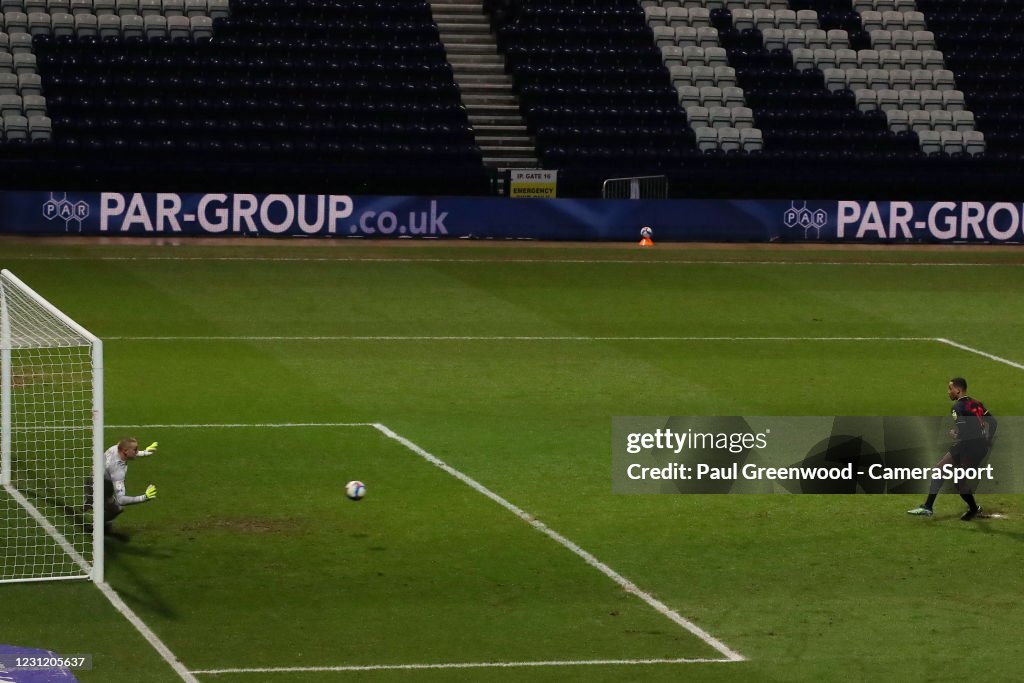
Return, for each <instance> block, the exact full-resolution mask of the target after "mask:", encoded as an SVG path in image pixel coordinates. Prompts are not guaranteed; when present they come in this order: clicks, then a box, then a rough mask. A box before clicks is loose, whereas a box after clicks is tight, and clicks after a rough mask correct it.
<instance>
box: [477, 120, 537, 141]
mask: <svg viewBox="0 0 1024 683" xmlns="http://www.w3.org/2000/svg"><path fill="white" fill-rule="evenodd" d="M510 118H511V117H510ZM517 118H518V117H517ZM470 124H472V126H473V130H474V131H476V133H477V135H480V134H483V135H500V136H502V137H509V136H513V135H519V136H523V137H529V129H528V128H527V127H526V126H525V125H523V124H522V123H506V124H494V123H482V124H475V123H473V121H472V117H470Z"/></svg>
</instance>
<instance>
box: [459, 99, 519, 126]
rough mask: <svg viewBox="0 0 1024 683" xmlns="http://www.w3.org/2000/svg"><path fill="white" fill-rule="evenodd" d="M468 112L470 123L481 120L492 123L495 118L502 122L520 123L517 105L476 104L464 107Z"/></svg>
mask: <svg viewBox="0 0 1024 683" xmlns="http://www.w3.org/2000/svg"><path fill="white" fill-rule="evenodd" d="M466 109H467V110H468V111H467V112H466V113H467V114H468V116H469V120H470V121H479V120H481V119H488V120H490V121H494V120H495V119H496V118H497V117H500V118H501V119H503V120H509V119H516V120H519V121H522V120H523V119H522V114H520V113H519V105H517V104H491V103H486V102H481V103H477V104H468V105H466Z"/></svg>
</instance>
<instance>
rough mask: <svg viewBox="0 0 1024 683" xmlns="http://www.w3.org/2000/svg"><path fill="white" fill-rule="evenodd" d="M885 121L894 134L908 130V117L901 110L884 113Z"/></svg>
mask: <svg viewBox="0 0 1024 683" xmlns="http://www.w3.org/2000/svg"><path fill="white" fill-rule="evenodd" d="M885 121H886V123H888V124H889V130H891V131H892V132H894V133H904V132H906V131H908V130H910V123H909V115H908V113H907V112H905V111H903V110H902V109H890V110H889V111H887V112H885Z"/></svg>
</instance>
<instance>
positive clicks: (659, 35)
mask: <svg viewBox="0 0 1024 683" xmlns="http://www.w3.org/2000/svg"><path fill="white" fill-rule="evenodd" d="M652 30H653V31H654V44H655V45H657V46H658V47H663V46H666V45H675V44H676V32H675V29H673V28H670V27H668V26H655V27H654V28H653V29H652Z"/></svg>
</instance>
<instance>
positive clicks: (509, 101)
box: [462, 94, 519, 113]
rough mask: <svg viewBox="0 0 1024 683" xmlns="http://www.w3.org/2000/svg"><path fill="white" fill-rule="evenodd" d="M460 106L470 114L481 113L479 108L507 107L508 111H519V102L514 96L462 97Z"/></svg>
mask: <svg viewBox="0 0 1024 683" xmlns="http://www.w3.org/2000/svg"><path fill="white" fill-rule="evenodd" d="M462 104H464V105H466V109H468V110H469V111H471V112H476V113H481V112H480V108H481V107H508V111H510V112H511V111H515V112H518V111H519V100H518V99H516V97H515V95H465V94H464V95H463V96H462Z"/></svg>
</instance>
